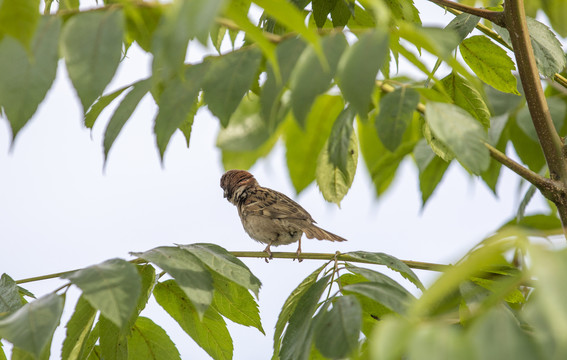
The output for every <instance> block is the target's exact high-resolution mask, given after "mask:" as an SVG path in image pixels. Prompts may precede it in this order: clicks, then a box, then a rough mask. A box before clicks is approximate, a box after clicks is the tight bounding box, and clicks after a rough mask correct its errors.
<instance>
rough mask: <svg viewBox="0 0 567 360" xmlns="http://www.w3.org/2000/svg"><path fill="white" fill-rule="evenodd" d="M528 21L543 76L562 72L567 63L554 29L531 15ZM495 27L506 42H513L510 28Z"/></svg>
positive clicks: (539, 68) (533, 46)
mask: <svg viewBox="0 0 567 360" xmlns="http://www.w3.org/2000/svg"><path fill="white" fill-rule="evenodd" d="M526 22H527V24H528V30H529V32H530V39H531V42H532V48H533V51H534V56H535V60H536V65H537V68H538V70H539V72H540V73H542V74H543V76H546V77H549V78H551V77H553V76H554V75H555V73H560V72H561V71H562V70H563V69H564V68H565V65H567V59H566V58H565V53H564V52H563V49H562V48H561V42H559V40H557V37H556V36H555V34H554V33H553V31H551V29H549V28H548V27H547V25H545V24H542V23H540V22H539V21H537V20H536V19H534V18H531V17H526ZM494 28H495V30H496V31H497V32H498V34H499V35H500V36H501V37H502V38H503V39H504V41H505V42H507V43H508V44H511V41H510V33H509V32H508V30H506V29H504V28H501V27H499V26H495V27H494ZM555 30H556V29H555Z"/></svg>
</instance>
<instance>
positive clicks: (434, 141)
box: [423, 122, 455, 162]
mask: <svg viewBox="0 0 567 360" xmlns="http://www.w3.org/2000/svg"><path fill="white" fill-rule="evenodd" d="M423 138H424V139H425V141H426V142H427V145H429V147H430V148H431V150H432V151H433V152H434V153H435V155H437V156H439V157H440V158H441V159H443V160H445V161H447V162H450V161H451V160H453V159H454V158H455V153H453V151H451V149H450V148H449V147H448V146H447V145H445V144H444V143H443V142H442V141H440V140H439V138H438V137H437V136H435V134H433V132H432V131H431V127H430V126H429V124H428V123H427V122H426V123H424V124H423Z"/></svg>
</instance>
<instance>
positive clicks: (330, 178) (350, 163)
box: [315, 131, 358, 205]
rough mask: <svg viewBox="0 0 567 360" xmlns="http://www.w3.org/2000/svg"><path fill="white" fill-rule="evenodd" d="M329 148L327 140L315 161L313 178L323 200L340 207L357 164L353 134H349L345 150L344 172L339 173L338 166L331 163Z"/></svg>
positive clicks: (355, 140) (356, 150) (356, 143)
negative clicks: (315, 166) (314, 177)
mask: <svg viewBox="0 0 567 360" xmlns="http://www.w3.org/2000/svg"><path fill="white" fill-rule="evenodd" d="M329 139H330V138H329ZM329 147H330V146H329V140H327V143H326V144H325V145H324V146H323V150H322V151H321V153H320V154H319V158H318V159H317V168H316V169H315V176H316V179H317V185H318V186H319V190H320V191H321V193H322V194H323V197H324V198H325V200H327V201H329V202H334V203H335V204H337V205H340V203H341V200H342V199H343V198H344V197H345V195H346V194H347V192H348V191H349V189H350V187H351V185H352V182H353V180H354V175H355V173H356V166H357V164H358V140H357V137H356V134H355V132H354V131H352V132H351V134H350V141H349V143H348V148H347V149H346V152H347V155H346V156H347V159H346V160H347V161H346V170H347V171H346V172H343V171H341V169H339V167H338V166H336V165H334V164H333V163H332V162H331V159H330V158H331V154H330V152H329Z"/></svg>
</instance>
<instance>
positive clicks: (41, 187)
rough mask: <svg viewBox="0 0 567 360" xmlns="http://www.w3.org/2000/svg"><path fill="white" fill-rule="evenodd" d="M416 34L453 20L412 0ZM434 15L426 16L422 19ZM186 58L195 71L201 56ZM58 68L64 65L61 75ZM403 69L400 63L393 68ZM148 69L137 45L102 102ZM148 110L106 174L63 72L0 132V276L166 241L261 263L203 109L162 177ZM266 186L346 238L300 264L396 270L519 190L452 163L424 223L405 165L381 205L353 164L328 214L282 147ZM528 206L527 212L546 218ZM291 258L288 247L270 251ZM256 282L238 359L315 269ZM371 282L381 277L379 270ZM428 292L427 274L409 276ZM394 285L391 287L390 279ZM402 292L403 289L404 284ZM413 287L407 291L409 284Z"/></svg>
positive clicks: (457, 247)
mask: <svg viewBox="0 0 567 360" xmlns="http://www.w3.org/2000/svg"><path fill="white" fill-rule="evenodd" d="M417 3H418V6H419V7H420V8H421V11H422V19H423V21H424V23H425V24H432V23H433V22H432V19H433V20H435V21H439V20H442V22H443V23H447V22H448V21H450V20H451V19H452V16H451V15H450V14H449V15H447V16H441V15H442V14H443V11H442V10H441V9H439V8H437V7H435V6H431V5H429V4H428V3H427V5H426V6H424V3H425V1H418V2H417ZM431 9H432V10H433V12H430V10H431ZM202 50H203V49H201V48H200V47H196V48H192V49H190V55H189V57H190V60H196V59H198V58H201V57H202V56H203V54H204V53H203V51H202ZM61 65H62V64H61ZM401 68H402V69H404V65H401ZM149 69H150V57H149V56H147V55H146V54H144V53H142V52H141V51H139V49H138V48H137V46H133V47H132V48H131V49H130V51H129V52H128V58H127V59H126V60H125V61H124V62H123V63H122V64H121V66H120V68H119V71H118V74H117V76H116V77H115V79H114V80H113V82H112V83H111V85H110V86H109V88H108V90H111V89H115V88H117V87H119V86H121V85H124V84H127V83H130V82H132V81H134V80H137V79H140V78H143V77H145V76H147V75H148V74H149ZM155 112H156V106H155V104H154V103H153V101H152V99H151V98H150V97H149V96H147V97H146V98H144V100H143V101H142V103H141V104H140V106H139V107H138V109H137V110H136V112H135V113H134V115H133V117H132V118H131V119H130V120H129V121H128V123H127V124H126V126H125V127H124V129H123V131H122V133H121V135H120V136H119V137H118V139H117V141H116V142H115V144H114V147H113V149H112V150H111V152H110V158H109V162H108V164H107V166H106V171H105V172H104V173H103V171H102V169H103V152H102V145H101V144H102V139H103V137H102V134H103V132H104V129H105V127H106V123H107V121H108V117H109V115H110V114H111V112H109V111H105V112H104V113H103V115H102V116H101V117H100V118H99V120H98V122H97V124H96V125H95V127H94V130H93V132H92V133H91V132H90V131H89V130H88V129H86V128H85V127H84V126H83V125H82V115H81V109H80V103H79V101H78V99H77V97H76V95H75V92H74V90H73V88H72V86H71V84H70V81H69V80H68V78H67V74H66V72H65V68H64V66H60V68H59V71H58V76H57V79H56V81H55V84H54V86H53V87H52V89H51V91H50V92H49V93H48V96H47V98H46V100H45V101H44V102H43V103H42V105H41V106H40V108H39V111H38V112H37V113H36V115H35V116H34V118H33V119H32V120H31V121H30V123H29V124H28V125H27V126H26V127H25V128H24V129H23V130H22V131H21V132H20V134H19V136H18V139H17V140H16V143H15V144H14V147H13V149H12V150H11V151H10V130H9V126H8V124H7V122H6V121H5V120H0V239H1V244H2V251H1V252H0V273H2V272H6V273H7V274H9V275H10V276H11V277H12V278H14V279H22V278H27V277H31V276H37V275H43V274H48V273H54V272H60V271H65V270H71V269H75V268H80V267H84V266H88V265H92V264H96V263H99V262H102V261H104V260H107V259H110V258H115V257H121V258H125V259H131V257H129V255H128V252H130V251H144V250H148V249H150V248H153V247H157V246H162V245H172V244H174V243H181V244H184V243H193V242H210V243H215V244H218V245H220V246H223V247H225V248H227V249H228V250H238V251H261V250H263V249H264V246H265V245H263V244H259V243H256V242H255V241H253V240H251V239H250V238H249V237H248V236H247V235H246V233H245V232H244V230H243V229H242V226H241V224H240V220H239V218H238V215H237V211H236V208H235V207H234V206H233V205H232V204H230V203H228V202H227V201H226V200H225V199H223V197H222V191H221V189H220V187H219V179H220V176H221V175H222V173H223V169H222V164H221V161H220V156H221V154H220V151H219V150H218V149H217V148H216V147H215V139H216V134H217V132H218V130H219V123H218V120H217V119H215V118H214V117H212V116H211V114H210V113H209V112H208V111H207V110H201V111H200V112H199V113H198V115H197V118H196V120H195V124H194V127H193V132H192V138H191V147H190V149H187V148H186V146H185V140H184V138H183V136H182V135H181V134H180V133H179V132H178V133H176V134H175V135H174V136H173V138H172V140H171V143H170V145H169V147H168V150H167V152H166V154H165V161H164V164H163V166H162V164H161V163H160V160H159V156H158V151H157V149H156V146H155V139H154V136H153V131H152V128H153V118H154V116H155ZM251 172H252V173H253V174H254V175H255V176H256V178H257V180H258V181H259V182H260V184H261V185H263V186H267V187H270V188H273V189H276V190H278V191H281V192H284V193H286V194H288V195H290V196H292V197H293V198H294V199H295V200H297V201H298V202H299V203H300V204H301V205H302V206H303V207H304V208H306V209H307V210H308V211H309V212H310V213H311V215H312V216H313V218H314V219H315V220H316V221H317V222H318V223H319V225H320V226H321V227H323V228H325V229H328V230H330V231H332V232H334V233H336V234H338V235H341V236H343V237H345V238H347V239H348V240H349V241H348V242H346V243H331V242H326V241H315V240H306V241H304V242H303V251H305V252H331V253H334V252H335V251H337V250H338V251H341V252H347V251H354V250H365V251H376V252H385V253H388V254H391V255H393V256H396V257H398V258H400V259H404V260H417V261H427V262H437V263H450V262H454V261H455V260H457V259H458V258H459V257H461V256H462V255H463V254H464V253H465V252H466V251H467V250H468V249H470V248H471V247H472V246H473V245H474V244H475V243H477V242H478V241H480V240H481V239H482V238H483V237H485V236H486V235H487V234H489V233H490V232H491V231H492V230H495V229H496V228H497V227H498V226H500V225H501V224H502V223H503V222H504V221H506V220H508V219H510V218H511V217H512V216H513V214H514V213H515V211H516V208H517V200H516V199H517V194H518V181H517V179H516V177H515V176H514V175H512V174H511V173H510V172H509V171H507V170H503V176H502V177H501V180H500V183H499V187H498V191H499V199H497V198H495V197H494V196H493V195H492V193H491V192H490V190H489V189H488V188H487V187H486V186H485V185H484V184H482V183H481V182H480V181H478V180H476V179H475V178H472V177H470V176H469V175H468V174H466V173H465V172H464V171H463V170H462V169H461V168H460V167H459V166H457V165H456V164H453V165H451V167H450V169H449V171H448V172H447V174H446V175H445V178H444V180H443V183H442V184H441V186H440V188H439V189H438V191H437V192H436V193H435V194H434V196H433V197H432V198H431V199H430V201H429V203H428V205H427V206H426V208H425V209H424V210H423V211H422V209H421V200H420V198H421V197H420V193H419V188H418V180H417V173H416V168H415V166H414V165H413V164H412V163H411V160H406V162H405V163H403V164H402V166H401V168H400V170H399V172H398V174H397V177H396V179H395V182H394V185H393V186H392V187H391V189H390V190H389V191H388V193H387V194H386V195H384V196H383V197H382V198H381V199H380V200H378V201H376V199H375V196H374V192H373V188H372V185H371V183H370V179H369V176H368V173H367V171H366V169H365V166H364V163H363V160H362V158H361V159H360V160H359V165H358V171H357V173H356V177H355V180H354V184H353V186H352V189H351V190H350V192H349V193H348V195H347V196H346V198H345V199H344V201H343V202H342V204H341V208H338V207H337V206H336V205H333V204H330V203H326V202H325V201H324V199H323V197H322V196H321V194H320V193H319V190H318V188H317V187H316V185H311V186H310V187H309V188H308V189H307V190H305V191H304V192H303V193H302V194H301V195H300V196H295V193H294V190H293V188H292V186H291V182H290V180H289V176H288V175H287V170H286V168H285V150H284V148H283V147H282V146H281V144H280V145H278V146H276V148H275V150H274V151H273V152H272V153H271V155H270V156H269V157H268V158H266V159H265V160H261V161H260V162H259V163H257V164H256V165H255V166H254V167H253V168H252V170H251ZM542 204H543V201H541V200H540V199H538V200H536V201H535V202H534V204H532V205H531V206H530V209H531V210H537V209H541V208H543V205H542ZM272 250H274V251H295V250H296V244H293V245H288V246H283V247H278V248H273V249H272ZM244 261H245V263H246V264H247V265H248V266H249V267H250V268H251V270H252V272H253V273H254V274H255V275H256V276H258V277H259V278H260V280H261V281H262V283H263V287H262V289H261V292H260V300H259V304H260V310H261V318H262V324H263V327H264V329H265V330H266V336H264V335H262V334H261V333H259V332H258V331H257V330H255V329H252V328H245V327H243V326H239V325H234V324H229V330H230V333H231V335H232V337H233V340H234V348H235V351H234V358H235V359H265V358H267V354H271V351H272V336H273V327H274V325H275V322H276V319H277V316H278V314H279V311H280V309H281V306H282V304H283V302H284V301H285V299H286V297H287V296H288V295H289V293H290V292H291V291H292V290H293V289H294V288H295V286H297V285H298V284H299V283H300V282H301V281H302V280H303V278H304V277H305V276H307V275H308V274H309V273H310V272H312V271H313V270H314V269H315V268H316V267H318V266H320V265H321V263H320V262H318V261H303V262H302V263H299V264H298V263H297V262H294V261H291V260H278V259H276V260H273V261H272V262H271V263H269V264H266V263H265V262H264V260H262V259H245V260H244ZM376 270H379V271H381V270H384V269H382V268H379V267H376ZM417 274H418V276H420V278H422V279H423V280H424V281H425V282H426V283H431V281H433V279H434V278H435V274H432V273H427V272H417ZM396 279H399V278H398V277H396ZM400 282H402V283H403V284H406V283H404V282H403V280H401V279H400ZM61 284H62V282H59V281H57V280H51V281H43V282H37V283H30V284H26V285H25V286H24V287H26V288H28V289H30V290H31V291H32V292H34V293H35V294H36V295H37V296H41V295H44V294H46V293H48V292H49V291H52V290H54V289H56V288H57V287H58V286H60V285H61ZM409 286H410V288H411V285H409ZM77 294H78V291H76V290H72V291H70V294H69V295H70V296H68V298H67V303H66V310H67V311H66V312H65V314H64V319H63V320H62V326H60V327H59V329H58V330H57V333H56V337H55V340H54V346H53V348H52V349H53V350H52V351H53V355H52V358H57V357H58V356H59V354H60V346H61V342H62V339H63V337H64V326H63V325H64V324H65V323H66V321H67V319H68V317H69V316H70V311H69V310H71V309H73V308H74V306H75V301H76V296H77ZM142 315H145V316H149V317H151V318H152V319H153V320H154V321H156V322H157V323H158V324H160V325H161V326H162V327H164V329H165V330H166V331H167V333H168V334H169V335H170V336H171V337H172V338H173V340H174V341H175V342H176V344H177V346H178V348H179V350H180V352H181V355H182V358H189V354H191V358H192V359H207V358H208V356H207V354H206V353H205V352H204V351H203V350H201V349H200V348H199V347H197V346H196V345H195V344H194V343H193V341H192V340H191V339H190V338H189V337H188V336H187V335H186V334H185V333H184V332H183V331H182V330H181V329H180V328H179V326H178V325H177V324H176V323H175V322H174V321H173V320H172V319H170V318H169V317H168V316H167V314H165V312H164V311H163V310H161V309H160V308H159V306H157V305H156V304H155V302H154V301H153V300H152V301H151V304H150V306H149V308H148V309H147V310H146V311H144V312H143V313H142Z"/></svg>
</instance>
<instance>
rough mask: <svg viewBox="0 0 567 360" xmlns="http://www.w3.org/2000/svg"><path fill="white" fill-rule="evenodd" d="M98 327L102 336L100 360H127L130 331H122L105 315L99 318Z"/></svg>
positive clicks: (100, 339) (100, 338) (100, 340)
mask: <svg viewBox="0 0 567 360" xmlns="http://www.w3.org/2000/svg"><path fill="white" fill-rule="evenodd" d="M97 325H98V328H99V334H100V337H99V344H100V358H101V359H109V360H127V359H128V341H127V334H128V331H129V330H130V329H129V328H127V329H120V328H119V327H117V326H116V325H115V324H114V323H113V322H112V321H110V320H109V319H107V318H106V317H104V316H103V315H101V316H100V317H99V320H98V323H97Z"/></svg>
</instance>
